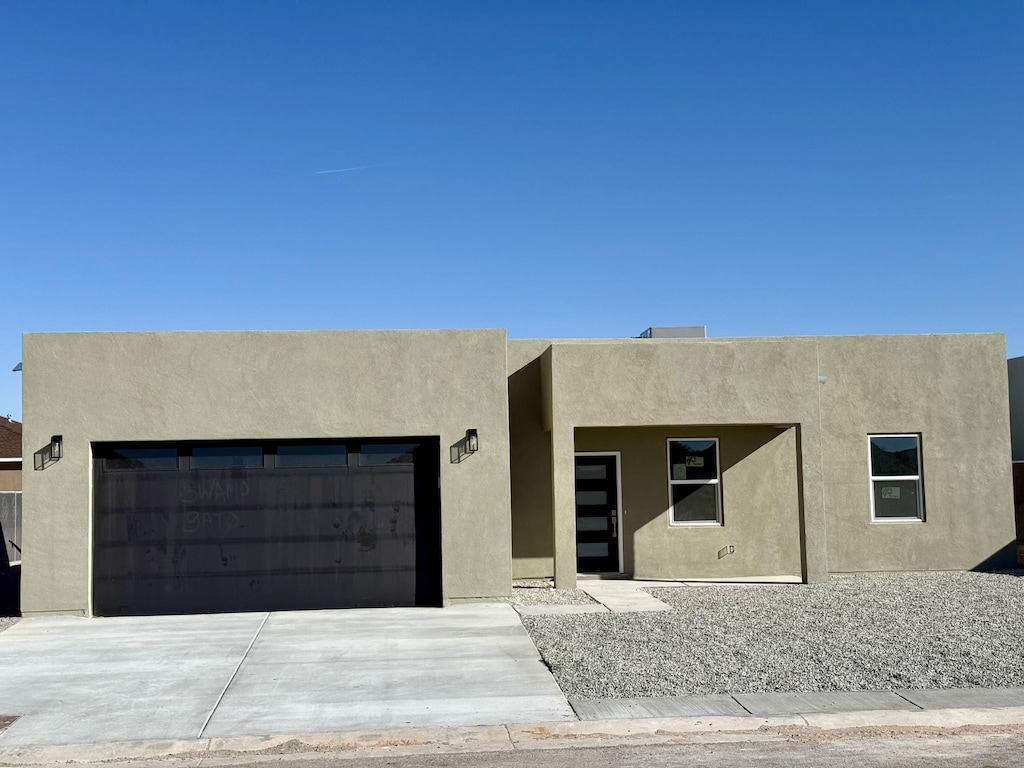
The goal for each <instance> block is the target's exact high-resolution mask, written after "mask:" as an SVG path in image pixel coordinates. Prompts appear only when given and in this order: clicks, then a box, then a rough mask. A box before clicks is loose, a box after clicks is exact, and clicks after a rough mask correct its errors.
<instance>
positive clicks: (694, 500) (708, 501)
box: [668, 438, 722, 525]
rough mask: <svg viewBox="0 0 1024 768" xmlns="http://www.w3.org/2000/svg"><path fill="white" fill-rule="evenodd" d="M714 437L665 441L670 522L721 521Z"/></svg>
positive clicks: (683, 523)
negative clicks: (666, 442) (666, 446)
mask: <svg viewBox="0 0 1024 768" xmlns="http://www.w3.org/2000/svg"><path fill="white" fill-rule="evenodd" d="M719 481H720V477H719V472H718V439H717V438H704V439H701V440H688V439H685V438H672V439H670V440H669V441H668V497H669V504H670V506H669V524H670V525H721V524H722V498H721V483H720V482H719Z"/></svg>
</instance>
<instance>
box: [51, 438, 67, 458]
mask: <svg viewBox="0 0 1024 768" xmlns="http://www.w3.org/2000/svg"><path fill="white" fill-rule="evenodd" d="M63 456H64V435H54V436H53V437H51V438H50V459H52V460H53V461H57V460H59V459H61V458H63Z"/></svg>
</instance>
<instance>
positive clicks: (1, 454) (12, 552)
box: [0, 416, 21, 615]
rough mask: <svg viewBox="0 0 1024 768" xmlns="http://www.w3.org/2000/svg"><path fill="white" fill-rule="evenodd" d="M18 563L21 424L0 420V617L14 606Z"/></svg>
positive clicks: (19, 548) (16, 593) (8, 419)
mask: <svg viewBox="0 0 1024 768" xmlns="http://www.w3.org/2000/svg"><path fill="white" fill-rule="evenodd" d="M20 562H21V423H20V422H17V421H14V420H13V419H11V417H10V416H7V417H6V418H4V417H0V612H2V613H0V615H4V614H5V613H6V612H7V611H8V610H9V609H10V607H14V606H17V604H18V600H17V595H18V578H19V575H20V571H19V570H18V564H19V563H20Z"/></svg>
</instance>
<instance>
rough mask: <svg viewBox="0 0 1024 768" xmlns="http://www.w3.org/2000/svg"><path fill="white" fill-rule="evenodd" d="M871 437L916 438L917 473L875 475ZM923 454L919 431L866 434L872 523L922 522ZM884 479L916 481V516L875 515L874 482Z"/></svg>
mask: <svg viewBox="0 0 1024 768" xmlns="http://www.w3.org/2000/svg"><path fill="white" fill-rule="evenodd" d="M873 437H912V438H914V439H915V440H917V474H916V475H876V474H875V472H874V467H873V466H872V462H871V439H872V438H873ZM923 463H924V456H923V455H922V451H921V434H920V433H919V432H895V433H885V434H870V435H868V478H869V479H868V497H869V498H870V499H871V522H872V523H923V522H924V484H923V483H922V482H921V475H922V473H921V465H922V464H923ZM885 480H914V481H915V482H916V483H917V517H878V516H877V515H875V483H876V482H879V481H885Z"/></svg>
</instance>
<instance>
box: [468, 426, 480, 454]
mask: <svg viewBox="0 0 1024 768" xmlns="http://www.w3.org/2000/svg"><path fill="white" fill-rule="evenodd" d="M466 450H467V451H469V452H470V453H476V452H477V451H479V450H480V438H479V436H477V433H476V430H475V429H467V430H466Z"/></svg>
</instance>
